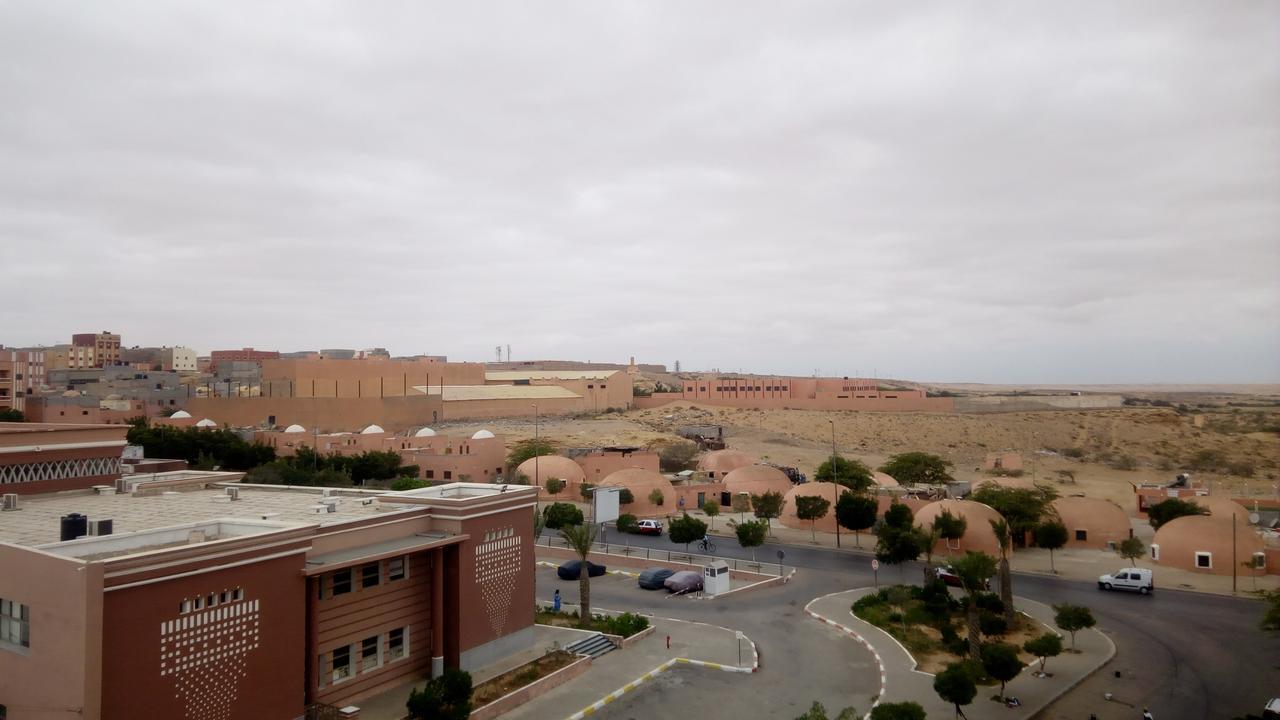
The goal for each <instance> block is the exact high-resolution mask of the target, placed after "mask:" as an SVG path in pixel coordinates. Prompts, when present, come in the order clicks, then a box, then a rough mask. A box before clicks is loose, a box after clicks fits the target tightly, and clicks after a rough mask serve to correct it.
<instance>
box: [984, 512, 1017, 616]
mask: <svg viewBox="0 0 1280 720" xmlns="http://www.w3.org/2000/svg"><path fill="white" fill-rule="evenodd" d="M987 522H989V523H991V531H992V532H993V533H995V536H996V543H998V544H999V549H1000V600H1002V601H1003V602H1004V621H1005V622H1007V623H1009V624H1010V625H1012V624H1013V615H1014V612H1015V611H1014V609H1013V573H1011V572H1009V552H1010V551H1011V550H1013V533H1012V530H1010V528H1009V523H1008V522H1006V521H1005V520H1004V519H1000V520H988V521H987Z"/></svg>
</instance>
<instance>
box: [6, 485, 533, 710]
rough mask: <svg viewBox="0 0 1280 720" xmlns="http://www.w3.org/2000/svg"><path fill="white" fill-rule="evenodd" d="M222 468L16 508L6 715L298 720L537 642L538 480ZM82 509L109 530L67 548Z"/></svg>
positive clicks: (27, 501)
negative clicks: (377, 486) (367, 487)
mask: <svg viewBox="0 0 1280 720" xmlns="http://www.w3.org/2000/svg"><path fill="white" fill-rule="evenodd" d="M228 476H232V479H234V478H235V477H238V474H235V473H201V472H195V471H185V472H180V473H167V474H160V475H155V476H150V477H148V478H143V479H140V480H132V479H125V480H122V481H121V487H120V488H119V489H120V490H123V491H126V492H118V493H111V492H105V494H93V493H89V492H85V493H78V494H70V495H54V496H49V495H46V496H40V497H33V498H24V499H23V504H22V510H21V512H13V513H5V515H4V516H3V518H2V520H3V522H0V567H4V568H5V569H6V572H4V573H0V609H4V613H5V619H6V627H9V628H11V629H13V630H14V632H11V633H10V634H8V635H6V636H5V637H4V638H0V698H3V702H4V703H5V704H6V705H7V706H8V717H9V718H10V720H25V719H27V718H45V717H50V715H49V713H50V712H51V711H56V710H57V709H59V708H67V709H70V708H74V709H75V711H73V712H72V714H76V715H77V716H78V717H84V718H103V719H106V720H125V719H130V720H132V719H133V718H142V717H156V718H161V717H163V718H190V719H192V720H195V719H198V718H262V719H263V720H275V719H279V720H291V719H292V718H297V717H301V716H302V715H303V714H304V712H305V711H306V708H307V707H308V706H309V705H313V704H324V705H330V706H342V705H347V704H352V703H359V701H360V700H361V699H363V698H366V697H369V696H370V695H373V694H376V693H379V692H381V691H384V690H387V689H389V688H392V687H395V686H398V685H401V684H403V683H406V682H410V681H412V680H414V679H420V678H426V677H429V676H430V675H432V674H438V673H440V672H442V671H443V669H444V668H447V667H460V668H463V669H474V668H477V667H480V666H483V665H486V664H488V663H491V662H493V661H495V660H497V659H500V658H503V657H505V656H507V655H510V654H512V653H515V652H520V651H522V650H525V649H527V648H528V647H529V646H530V645H531V644H532V642H533V605H534V592H533V590H534V572H533V568H534V560H533V546H532V534H533V507H534V500H535V496H536V490H535V489H534V488H532V487H518V486H510V487H506V488H504V487H502V486H496V485H480V484H469V483H455V484H452V485H445V486H440V487H435V488H430V489H423V490H415V491H409V492H406V493H382V494H378V493H374V492H363V491H340V492H335V491H332V490H322V489H319V488H315V489H311V488H307V489H300V488H279V487H267V486H245V485H241V484H239V483H235V482H227V480H228ZM72 512H77V513H83V514H84V515H86V516H87V517H88V519H89V520H99V519H111V520H113V524H114V531H115V534H111V535H105V534H104V535H98V536H88V537H80V538H77V539H71V540H59V537H60V534H59V532H60V529H61V528H62V527H64V526H65V525H66V522H64V521H63V519H64V518H66V517H67V516H69V515H70V514H71V513H72ZM81 519H82V518H81ZM78 521H79V519H77V518H74V517H72V518H71V519H70V523H71V524H72V526H73V531H74V526H75V525H76V523H77V522H78ZM91 527H96V528H101V525H100V524H91ZM33 578H40V579H41V582H32V579H33Z"/></svg>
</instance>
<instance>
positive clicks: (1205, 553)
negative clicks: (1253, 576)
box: [1150, 515, 1265, 575]
mask: <svg viewBox="0 0 1280 720" xmlns="http://www.w3.org/2000/svg"><path fill="white" fill-rule="evenodd" d="M1231 528H1232V523H1231V516H1230V515H1223V516H1219V515H1187V516H1184V517H1180V518H1177V519H1176V520H1170V521H1169V522H1167V523H1165V524H1164V525H1161V526H1160V529H1159V530H1156V536H1155V539H1154V540H1152V541H1151V550H1150V552H1151V559H1152V560H1154V561H1155V562H1157V563H1159V564H1160V565H1161V566H1163V567H1172V568H1178V569H1179V570H1191V571H1194V572H1199V573H1205V574H1212V575H1230V574H1231V573H1232V572H1233V571H1236V570H1240V569H1239V568H1235V567H1233V565H1232V563H1231V558H1232V552H1233V548H1232V537H1231V536H1232V533H1231ZM1264 551H1265V544H1264V543H1263V540H1262V538H1261V537H1260V536H1259V535H1258V533H1257V532H1255V531H1254V529H1253V527H1251V526H1250V525H1248V524H1247V523H1242V522H1240V521H1238V520H1237V521H1236V523H1235V543H1234V553H1235V558H1236V561H1237V562H1241V563H1243V562H1248V561H1249V559H1250V558H1253V557H1254V556H1255V555H1257V554H1260V553H1263V552H1264ZM1242 572H1243V574H1245V575H1247V574H1248V573H1249V570H1248V569H1244V570H1243V571H1242Z"/></svg>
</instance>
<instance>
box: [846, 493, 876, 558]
mask: <svg viewBox="0 0 1280 720" xmlns="http://www.w3.org/2000/svg"><path fill="white" fill-rule="evenodd" d="M879 510H880V506H879V504H877V503H876V499H875V498H871V497H867V496H866V495H859V494H857V493H852V492H847V491H846V492H842V493H840V499H839V500H838V501H836V522H838V523H840V527H842V528H844V529H845V530H852V531H853V544H854V545H857V546H858V547H862V542H861V537H860V535H859V533H861V532H862V531H863V530H866V529H868V528H870V527H873V526H874V525H875V524H876V513H877V512H879Z"/></svg>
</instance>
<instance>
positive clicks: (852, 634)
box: [804, 590, 889, 720]
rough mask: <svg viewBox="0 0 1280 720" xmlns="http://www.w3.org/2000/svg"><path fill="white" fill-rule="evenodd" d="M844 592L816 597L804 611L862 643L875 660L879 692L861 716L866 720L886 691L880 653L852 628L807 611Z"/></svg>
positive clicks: (807, 604)
mask: <svg viewBox="0 0 1280 720" xmlns="http://www.w3.org/2000/svg"><path fill="white" fill-rule="evenodd" d="M846 592H849V591H848V590H841V591H840V592H833V593H827V594H826V595H821V596H819V597H816V598H814V599H812V600H810V601H809V602H808V603H806V604H805V606H804V611H805V613H806V614H807V615H808V616H809V617H811V618H813V619H815V620H817V621H818V622H820V623H823V624H824V625H830V626H831V627H833V628H836V629H837V630H839V631H840V632H842V633H844V634H845V635H848V636H849V637H851V638H853V639H854V640H857V641H858V642H860V643H862V645H863V647H865V648H866V649H867V650H870V651H871V655H872V657H874V658H875V660H876V666H877V667H879V668H880V692H878V693H876V697H875V699H874V700H872V701H871V707H870V708H868V709H867V713H866V714H865V715H863V716H862V717H863V720H867V718H870V717H871V711H872V710H875V709H876V706H877V705H879V704H880V700H881V699H882V698H884V696H885V692H886V691H887V689H888V684H889V679H888V675H887V673H886V672H885V667H884V659H883V658H881V657H880V652H879V651H878V650H876V648H875V646H874V645H872V644H871V643H869V642H867V640H866V638H864V637H862V636H861V635H859V634H858V633H857V632H856V631H854V630H853V628H849V627H845V626H844V625H841V624H840V623H838V622H836V621H835V620H828V619H827V618H825V617H823V616H821V615H819V614H818V613H816V612H814V611H812V610H810V609H809V607H810V606H811V605H813V604H814V603H816V602H818V601H819V600H825V599H827V598H829V597H832V596H834V595H843V594H844V593H846Z"/></svg>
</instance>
